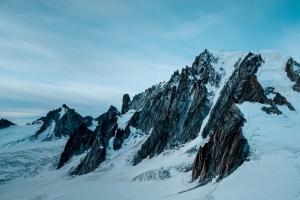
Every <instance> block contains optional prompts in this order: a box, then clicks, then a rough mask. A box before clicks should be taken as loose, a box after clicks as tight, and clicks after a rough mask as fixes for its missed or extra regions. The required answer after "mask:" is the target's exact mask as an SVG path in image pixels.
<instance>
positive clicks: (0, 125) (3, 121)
mask: <svg viewBox="0 0 300 200" xmlns="http://www.w3.org/2000/svg"><path fill="white" fill-rule="evenodd" d="M14 125H16V124H14V123H12V122H11V121H8V120H7V119H3V118H2V119H0V129H3V128H8V127H10V126H14Z"/></svg>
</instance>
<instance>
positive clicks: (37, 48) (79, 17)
mask: <svg viewBox="0 0 300 200" xmlns="http://www.w3.org/2000/svg"><path fill="white" fill-rule="evenodd" d="M291 2H292V1H281V0H280V1H276V2H275V3H272V4H270V3H269V1H266V0H263V1H258V0H255V1H248V2H243V3H241V2H240V1H235V0H232V1H229V2H228V1H226V2H225V1H224V2H223V1H217V0H212V1H202V2H199V1H183V0H176V1H158V0H154V1H148V2H145V1H138V0H132V1H117V0H112V1H104V0H101V1H96V0H88V1H73V0H65V1H29V2H24V1H21V0H20V1H18V0H17V1H4V2H1V7H0V90H1V93H0V105H1V106H2V107H0V110H1V112H0V115H1V116H0V117H10V118H12V119H15V120H16V121H17V122H18V120H20V121H22V122H24V120H25V119H26V113H28V115H27V117H28V118H27V119H28V120H29V119H30V120H32V119H33V117H35V116H33V115H34V113H36V115H44V114H45V113H44V114H43V113H41V112H42V111H44V110H51V109H55V108H57V107H59V106H61V105H62V104H63V103H66V104H68V105H69V106H70V107H74V108H75V109H76V110H77V111H78V112H80V113H82V114H83V115H88V114H89V115H92V116H98V115H100V114H101V113H102V112H104V111H106V110H107V109H108V107H109V106H110V105H111V104H112V105H115V106H117V107H118V108H120V106H121V100H122V95H123V93H129V94H130V95H131V96H133V95H134V94H136V93H138V92H141V91H144V90H145V89H146V88H148V87H150V86H152V85H153V84H156V83H159V82H160V81H164V80H168V79H169V77H170V75H171V74H172V72H173V71H175V70H176V69H180V68H182V67H184V66H185V65H191V64H192V61H193V60H194V57H195V56H197V55H198V54H199V53H200V52H202V51H203V50H204V49H205V48H208V49H224V50H229V51H237V50H245V51H250V50H259V49H266V48H267V49H270V48H273V49H275V50H278V51H280V52H281V53H283V54H286V55H292V56H293V57H295V58H297V55H299V49H298V48H297V44H298V43H299V35H300V34H299V27H298V28H295V27H297V26H295V24H299V21H297V20H298V19H299V15H300V14H299V12H298V13H297V12H294V11H295V10H292V11H293V12H292V13H293V18H292V19H288V18H287V17H286V16H287V15H288V14H290V13H291V12H288V8H290V7H291V6H290V7H288V5H291ZM293 3H294V4H293V5H294V6H293V7H297V6H296V5H295V2H293ZM282 7H284V8H285V9H282ZM265 8H268V10H266V9H265ZM290 9H292V8H290ZM279 11H280V16H278V15H276V13H277V12H279ZM286 20H290V21H286ZM274 21H275V22H277V23H274ZM281 27H284V28H281ZM282 30H285V31H282ZM274 44H276V45H274ZM298 60H299V59H298ZM18 110H19V111H18ZM18 112H19V114H18Z"/></svg>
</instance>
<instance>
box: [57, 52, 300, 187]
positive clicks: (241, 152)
mask: <svg viewBox="0 0 300 200" xmlns="http://www.w3.org/2000/svg"><path fill="white" fill-rule="evenodd" d="M219 55H226V53H224V52H210V51H208V50H205V51H204V52H203V53H201V54H200V55H199V56H197V57H196V59H195V61H194V63H193V64H192V66H191V67H188V66H186V67H185V68H183V69H182V71H181V73H179V71H175V72H174V74H173V75H172V76H171V78H170V80H169V81H168V82H163V83H160V84H158V85H155V86H152V87H151V88H149V89H147V90H146V91H145V92H142V93H140V94H137V95H135V96H134V97H133V99H132V100H131V99H130V97H129V95H128V94H125V95H124V96H123V105H122V109H121V112H119V111H118V110H117V109H116V108H115V107H113V106H111V107H110V109H109V110H108V111H107V112H106V113H104V114H103V115H101V116H100V117H99V119H98V120H99V125H98V127H97V128H96V129H95V131H88V129H87V127H86V126H80V127H79V128H78V129H76V130H75V131H74V132H73V133H72V134H71V137H70V139H69V141H68V143H67V145H66V147H65V150H64V152H63V154H62V156H61V161H60V165H59V167H58V168H60V167H61V166H63V165H64V164H65V163H66V162H67V161H68V160H69V159H70V158H71V157H72V156H73V155H79V154H81V153H83V152H85V151H87V155H86V156H85V157H84V159H83V160H82V161H81V162H80V164H79V165H78V166H77V167H76V168H75V170H73V171H72V172H71V174H73V175H82V174H86V173H89V172H91V171H93V170H95V169H96V168H97V167H98V166H99V165H100V164H101V163H102V162H104V161H105V160H106V156H107V151H108V150H110V149H112V148H113V150H118V149H120V148H122V145H123V142H124V141H125V140H126V138H128V137H129V136H130V134H132V129H131V128H134V129H135V130H139V131H141V132H143V133H145V134H148V136H149V137H148V138H147V139H146V140H145V141H144V142H143V144H142V145H141V147H140V148H139V149H138V150H137V151H136V152H135V153H134V155H133V156H132V158H131V160H130V161H129V163H130V164H132V165H137V164H139V163H140V162H141V161H142V160H143V159H145V158H152V157H154V156H156V155H158V154H160V153H162V152H164V151H166V150H170V149H175V150H176V149H179V148H181V147H182V146H184V145H186V144H187V143H189V142H190V141H192V140H194V139H196V138H199V137H201V138H202V141H206V142H204V143H201V145H200V144H199V145H200V146H199V145H196V146H194V147H193V148H191V149H190V150H189V151H187V152H186V153H191V152H192V153H196V152H197V155H196V158H195V160H194V164H193V167H192V180H193V181H195V180H199V182H205V183H207V181H210V180H212V179H213V178H216V177H218V178H217V180H221V179H223V178H225V177H227V176H228V175H230V174H231V173H233V171H235V170H236V169H237V168H238V167H239V166H240V165H241V164H242V163H243V162H245V161H246V160H247V158H248V156H249V144H248V141H247V140H246V139H245V137H244V136H243V133H242V127H243V125H244V123H245V122H246V119H245V117H244V115H243V113H242V112H241V111H240V110H239V108H238V107H237V106H236V105H237V104H241V103H243V102H257V103H260V104H261V105H262V107H261V110H262V112H266V113H267V114H278V115H279V114H282V112H281V111H280V109H279V108H278V105H279V106H282V105H285V106H287V107H288V108H289V109H290V110H295V108H294V107H293V105H292V104H291V103H290V102H288V101H287V99H286V97H284V96H282V95H281V94H280V93H279V92H276V91H275V90H274V88H272V87H266V88H264V87H263V86H262V85H261V84H260V83H259V81H258V80H257V77H256V73H257V71H258V69H259V68H260V67H262V65H263V64H264V63H265V60H264V59H263V58H262V57H261V55H260V54H258V53H248V54H247V53H239V54H232V55H229V56H227V57H224V56H223V57H222V56H219ZM298 68H299V64H298V63H296V62H295V61H294V60H293V59H292V58H290V59H289V60H288V61H287V65H286V72H287V76H288V77H289V79H290V80H291V81H292V82H295V85H294V86H293V89H294V90H295V91H298V89H297V87H298V85H297V84H298V82H300V80H298V79H299V77H300V70H298ZM270 96H273V98H271V97H270ZM125 116H128V120H127V122H126V123H125V124H124V123H121V121H120V119H122V118H124V117H125ZM70 152H71V153H70ZM149 173H150V172H149ZM155 173H156V172H155ZM155 173H152V171H151V173H150V174H151V176H152V175H153V174H155ZM146 174H147V173H146ZM146 174H143V175H142V176H141V180H142V179H144V178H143V177H145V176H146ZM153 176H154V175H153ZM155 176H156V175H155Z"/></svg>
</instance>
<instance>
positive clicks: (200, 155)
mask: <svg viewBox="0 0 300 200" xmlns="http://www.w3.org/2000/svg"><path fill="white" fill-rule="evenodd" d="M299 88H300V64H299V63H297V62H296V61H295V60H293V59H292V58H290V57H286V56H282V55H281V54H279V53H277V52H274V51H270V50H262V51H260V52H233V53H231V52H225V51H209V50H205V51H204V52H202V53H200V54H199V56H197V57H196V58H195V60H194V62H193V64H192V65H191V66H190V67H188V66H186V67H185V68H183V69H182V70H181V71H180V72H179V71H175V72H174V73H173V75H172V76H171V78H170V80H169V81H167V82H162V83H159V84H157V85H154V86H152V87H150V88H148V89H146V90H145V91H144V92H142V93H139V94H137V95H135V96H134V97H133V98H132V99H131V98H130V96H129V95H128V94H124V96H123V99H122V108H121V111H118V109H117V108H116V107H114V106H110V107H109V109H108V110H107V112H105V113H103V114H102V115H100V116H99V117H98V118H96V119H92V118H91V117H88V118H83V117H81V116H80V115H79V114H78V113H76V112H75V111H74V110H72V109H70V108H68V107H67V106H65V105H63V106H62V107H61V108H59V109H57V110H54V111H51V112H49V113H48V114H47V116H46V117H44V118H41V119H39V120H37V121H43V125H41V124H39V123H37V122H36V123H34V125H32V126H35V127H36V129H37V131H36V133H33V134H34V136H35V139H34V140H25V141H23V140H20V141H21V142H20V141H19V140H18V141H19V142H15V141H16V139H15V138H16V137H17V136H15V135H14V136H13V138H12V139H11V140H13V142H9V141H10V140H8V138H9V137H8V136H9V135H10V133H11V132H20V133H21V130H25V129H24V128H22V127H18V126H16V127H15V128H16V129H13V127H10V128H8V129H5V130H6V132H3V130H2V132H3V134H1V132H0V136H1V135H2V137H3V139H2V138H1V139H0V142H2V143H3V145H2V147H1V146H0V178H1V176H2V177H3V176H4V175H5V176H4V177H6V178H5V179H0V181H1V180H3V181H2V182H3V185H2V191H1V190H0V197H1V198H3V199H82V198H86V199H99V197H101V198H103V199H120V198H122V199H207V200H208V199H210V200H212V199H272V200H274V199H299V197H300V187H299V179H300V167H299V166H300V143H299V140H300V134H299V132H300V126H299V109H300V94H299V92H300V89H299ZM92 125H93V126H92ZM25 127H26V128H27V129H28V130H29V128H30V126H25ZM91 127H93V128H91ZM30 130H31V129H30ZM30 133H31V132H30V131H27V132H26V134H27V135H28V136H30ZM49 134H50V135H49ZM43 135H44V136H43ZM61 136H67V137H61ZM53 137H54V138H56V139H57V140H51V138H53ZM49 138H50V139H49ZM2 143H0V145H1V144H2ZM62 144H65V145H62ZM40 145H42V147H43V148H42V149H41V147H40ZM41 152H42V153H41ZM43 152H44V153H43ZM39 157H41V162H39V161H38V158H39ZM22 158H25V159H22ZM30 159H33V160H35V162H29V161H28V160H30ZM15 162H17V163H18V165H17V164H15ZM22 162H24V163H23V164H22ZM28 165H29V166H31V169H32V168H34V169H36V170H34V171H33V172H32V171H30V173H29V172H28V170H29V168H27V166H28ZM49 165H50V166H51V167H49V168H47V167H45V166H49ZM2 166H3V167H2ZM17 166H18V167H17ZM19 166H21V167H19ZM22 166H23V167H22ZM9 167H10V168H11V169H10V172H7V171H5V169H7V168H9ZM20 169H22V170H20ZM1 172H2V174H4V175H1ZM28 173H29V174H28ZM22 176H23V177H25V176H26V179H27V180H25V179H22ZM31 176H32V177H31ZM0 183H1V182H0ZM25 186H26V187H25ZM0 187H1V185H0ZM12 188H15V189H12ZM18 188H19V189H18ZM12 190H14V193H12V192H11V191H12ZM66 191H67V192H66Z"/></svg>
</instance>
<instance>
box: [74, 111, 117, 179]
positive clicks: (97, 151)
mask: <svg viewBox="0 0 300 200" xmlns="http://www.w3.org/2000/svg"><path fill="white" fill-rule="evenodd" d="M119 115H120V113H119V111H118V110H117V109H116V108H115V107H113V106H111V107H110V108H109V110H108V111H107V112H106V113H104V114H102V115H101V116H100V117H99V118H98V121H99V125H98V127H97V128H96V130H95V140H94V142H93V144H92V145H91V146H90V150H89V152H88V153H87V155H86V156H85V157H84V159H83V160H82V161H81V163H80V164H79V165H78V166H77V167H76V169H75V170H74V171H72V172H71V173H70V174H71V175H82V174H86V173H89V172H91V171H94V170H95V169H96V168H97V167H98V166H99V164H100V163H101V162H103V161H104V160H105V156H106V148H107V147H108V144H109V140H110V139H111V138H112V137H113V136H114V135H115V132H116V130H117V127H118V126H117V120H118V116H119ZM93 134H94V133H93ZM81 142H83V141H81ZM87 148H89V147H88V146H87Z"/></svg>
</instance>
